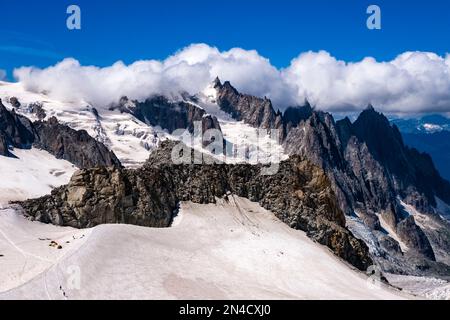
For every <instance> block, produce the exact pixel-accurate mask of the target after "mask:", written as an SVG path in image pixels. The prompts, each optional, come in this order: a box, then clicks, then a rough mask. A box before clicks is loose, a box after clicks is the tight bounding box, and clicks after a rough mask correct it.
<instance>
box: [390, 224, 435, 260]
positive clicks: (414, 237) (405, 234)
mask: <svg viewBox="0 0 450 320" xmlns="http://www.w3.org/2000/svg"><path fill="white" fill-rule="evenodd" d="M396 231H397V234H398V236H399V237H400V239H402V241H404V242H405V243H406V245H407V246H408V247H412V248H415V249H416V250H417V251H418V252H419V253H421V254H423V255H424V256H425V257H427V258H429V259H430V260H432V261H435V260H436V257H435V256H434V252H433V249H432V248H431V244H430V242H429V241H428V238H427V237H426V235H425V233H424V232H423V231H422V229H420V228H419V227H418V226H417V225H416V223H415V221H414V218H413V217H412V216H409V217H407V218H406V219H403V220H402V221H400V222H399V223H398V225H397V230H396Z"/></svg>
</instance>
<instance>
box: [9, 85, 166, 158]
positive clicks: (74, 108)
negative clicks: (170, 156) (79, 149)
mask: <svg viewBox="0 0 450 320" xmlns="http://www.w3.org/2000/svg"><path fill="white" fill-rule="evenodd" d="M11 97H16V98H17V99H18V100H19V102H20V103H21V107H20V108H18V109H17V110H16V111H17V112H19V113H21V114H24V115H25V116H26V117H28V118H30V119H32V120H37V118H36V115H35V114H33V113H31V112H30V110H29V108H28V106H29V105H30V104H32V103H40V104H42V106H43V109H44V110H45V112H46V115H47V118H49V117H52V116H55V117H57V118H58V120H59V121H60V122H62V123H64V124H66V125H68V126H70V127H71V128H73V129H76V130H86V131H87V132H88V133H89V135H91V136H92V137H94V138H95V139H97V140H99V141H101V142H103V143H104V144H105V145H106V146H107V147H108V148H110V149H111V150H113V151H114V153H115V154H116V155H117V157H118V158H119V159H120V160H121V162H122V164H124V165H127V166H137V165H139V164H141V163H143V162H144V161H145V160H147V158H148V156H149V153H150V150H152V149H153V148H154V147H156V146H157V144H158V141H159V140H160V139H164V136H165V132H164V131H163V130H161V129H159V130H158V128H152V127H150V126H148V125H147V124H145V123H143V122H141V121H139V120H138V119H136V118H135V117H133V116H132V115H131V114H128V113H120V112H119V111H110V110H108V108H107V107H104V106H102V107H101V108H97V109H95V110H94V108H93V107H92V106H91V105H90V104H89V103H88V102H84V101H71V102H63V101H56V100H53V99H50V98H49V97H48V96H47V95H45V94H38V93H33V92H29V91H26V90H25V89H24V88H23V86H22V84H20V83H9V82H1V81H0V98H1V99H2V100H3V104H4V105H5V106H6V107H8V108H12V106H11V104H10V103H9V99H10V98H11ZM96 112H98V114H99V116H98V117H97V115H96V114H95V113H96Z"/></svg>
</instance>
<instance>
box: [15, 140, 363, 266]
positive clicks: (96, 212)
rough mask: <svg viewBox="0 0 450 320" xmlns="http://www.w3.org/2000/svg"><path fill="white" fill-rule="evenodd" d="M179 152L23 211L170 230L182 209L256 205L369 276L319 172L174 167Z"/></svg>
mask: <svg viewBox="0 0 450 320" xmlns="http://www.w3.org/2000/svg"><path fill="white" fill-rule="evenodd" d="M174 146H175V144H174V143H173V142H164V143H163V144H162V146H161V148H160V149H158V151H156V153H155V154H152V156H151V158H150V160H149V162H147V163H146V164H145V165H144V166H143V167H142V168H140V169H136V170H127V169H122V168H117V167H116V168H94V169H89V170H82V171H79V172H78V173H77V174H75V175H74V177H73V178H72V180H71V182H70V183H69V185H67V186H64V187H61V188H58V189H55V190H54V191H53V192H52V195H50V196H46V197H43V198H40V199H36V200H29V201H25V202H23V203H21V205H22V207H23V208H24V209H25V212H26V214H27V215H29V216H31V217H33V218H35V219H37V220H39V221H42V222H46V223H50V222H51V223H55V224H59V225H67V226H72V227H77V228H81V227H91V226H94V225H97V224H100V223H131V224H136V225H142V226H151V227H167V226H169V225H170V223H171V221H172V219H173V216H174V212H175V211H176V209H177V205H178V202H179V201H193V202H196V203H214V202H215V199H216V197H227V195H229V194H235V195H237V196H241V197H246V198H248V199H250V200H251V201H256V202H259V203H260V204H261V206H263V207H264V208H266V209H268V210H271V211H272V212H274V213H275V214H276V215H277V217H278V218H279V219H281V220H282V221H283V222H285V223H286V224H288V225H289V226H291V227H292V228H295V229H300V230H304V231H306V232H307V234H308V236H309V237H311V238H312V239H314V240H316V241H318V242H319V243H321V244H323V245H326V246H328V247H329V248H330V249H331V250H333V252H334V253H335V254H337V255H338V256H339V257H342V258H343V259H345V260H347V261H348V262H350V263H351V264H353V265H354V266H356V267H357V268H359V269H361V270H365V269H366V268H367V267H368V266H369V265H371V263H372V261H371V259H370V258H369V256H368V248H367V246H366V245H365V244H364V243H363V242H362V241H361V240H358V239H356V238H355V237H354V236H353V235H352V234H351V233H350V232H349V231H348V230H347V229H346V228H345V217H344V214H343V212H342V211H341V210H340V209H339V207H338V204H337V201H336V198H335V196H334V193H333V191H332V188H331V184H330V182H329V180H328V178H327V176H326V175H325V174H324V172H323V171H322V170H321V169H319V168H318V167H316V166H314V165H312V164H311V163H309V162H308V161H305V160H303V159H302V158H301V157H298V156H293V157H292V158H291V159H290V160H288V161H285V162H283V163H281V164H280V170H279V172H278V173H277V174H275V175H273V176H266V175H261V174H260V171H261V166H259V165H257V166H252V165H248V164H240V165H224V164H222V165H219V164H211V165H209V164H203V165H194V164H192V165H175V164H172V163H171V162H168V161H167V160H168V159H170V154H171V152H172V149H173V147H174Z"/></svg>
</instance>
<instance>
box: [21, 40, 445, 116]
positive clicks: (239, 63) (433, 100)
mask: <svg viewBox="0 0 450 320" xmlns="http://www.w3.org/2000/svg"><path fill="white" fill-rule="evenodd" d="M14 76H15V78H16V79H17V80H18V81H20V82H22V83H23V84H24V85H25V86H26V88H27V89H29V90H32V91H36V92H42V91H45V92H48V94H49V95H51V96H52V97H54V98H58V99H62V100H70V101H79V100H82V101H85V102H89V103H92V104H94V105H96V106H107V105H109V104H111V103H115V102H117V101H118V100H119V98H120V97H121V96H123V95H126V96H128V97H130V98H132V99H138V100H143V99H145V98H147V97H149V96H151V95H153V94H165V95H174V94H177V93H179V92H181V91H187V92H189V93H191V94H195V93H197V92H199V91H201V90H203V89H204V88H205V87H206V86H207V85H208V84H209V83H210V82H211V81H212V80H213V79H214V78H215V77H216V76H219V77H220V78H221V79H222V80H229V81H231V83H232V84H233V85H234V86H235V87H236V88H237V89H238V90H240V91H241V92H245V93H249V94H253V95H257V96H267V97H268V98H270V99H272V101H273V102H274V105H275V106H276V107H278V108H280V109H284V108H285V107H287V106H290V105H297V104H302V103H304V101H305V99H308V100H310V101H311V103H312V104H314V105H316V106H317V107H318V108H320V109H325V110H327V111H336V112H338V111H356V110H360V109H362V108H364V107H365V106H366V105H367V104H368V103H372V104H373V105H374V106H376V107H377V108H378V109H380V110H382V111H385V112H388V113H389V112H391V113H394V112H395V113H410V112H411V113H412V112H414V113H416V112H427V111H434V112H449V111H450V55H447V56H446V57H441V56H438V55H436V54H434V53H427V52H406V53H403V54H401V55H399V56H398V57H396V58H395V59H394V60H392V61H387V62H378V61H376V60H375V59H373V58H370V57H368V58H365V59H363V60H362V61H359V62H351V63H349V62H345V61H341V60H338V59H336V58H334V57H333V56H331V55H330V54H329V53H328V52H325V51H320V52H306V53H302V54H300V55H299V56H298V57H296V58H295V59H293V60H292V62H291V64H290V65H289V66H288V67H287V68H285V69H277V68H276V67H274V66H273V65H272V64H271V63H270V61H269V60H268V59H267V58H264V57H262V56H261V55H259V54H258V52H256V51H254V50H243V49H240V48H233V49H231V50H228V51H223V52H221V51H219V50H218V49H217V48H214V47H211V46H208V45H206V44H194V45H191V46H189V47H186V48H184V49H182V50H180V51H179V52H177V53H175V54H174V55H172V56H170V57H168V58H167V59H165V60H163V61H159V60H143V61H137V62H135V63H133V64H130V65H125V64H124V63H122V62H117V63H115V64H114V65H112V66H110V67H105V68H99V67H95V66H81V65H80V63H79V62H78V61H77V60H75V59H71V58H69V59H65V60H63V61H62V62H60V63H58V64H56V65H55V66H52V67H49V68H45V69H39V68H33V67H22V68H19V69H16V70H15V71H14Z"/></svg>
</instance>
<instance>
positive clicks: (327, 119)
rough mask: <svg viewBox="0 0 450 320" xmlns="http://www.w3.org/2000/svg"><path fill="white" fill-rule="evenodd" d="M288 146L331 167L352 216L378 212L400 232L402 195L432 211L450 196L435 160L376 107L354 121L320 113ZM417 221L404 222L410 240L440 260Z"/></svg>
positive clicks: (292, 136) (296, 131) (293, 134)
mask: <svg viewBox="0 0 450 320" xmlns="http://www.w3.org/2000/svg"><path fill="white" fill-rule="evenodd" d="M284 144H285V148H286V150H287V152H289V153H290V154H302V155H304V156H306V157H308V158H309V159H311V160H312V161H313V162H314V163H316V164H318V165H320V166H321V167H323V168H324V169H325V171H326V172H327V173H328V176H329V178H330V180H331V181H332V184H333V189H334V191H335V192H336V194H337V197H338V200H339V204H340V207H341V208H342V209H343V210H344V211H345V212H346V213H347V214H352V212H353V211H356V212H358V213H359V214H360V216H361V217H362V218H363V220H367V217H368V216H370V217H371V219H375V220H376V219H378V218H377V216H376V215H374V213H379V214H380V216H381V217H383V219H384V220H385V221H386V222H387V223H388V224H389V225H390V226H391V227H392V228H393V229H394V230H395V229H396V228H397V226H398V224H399V223H402V221H404V219H405V216H404V215H403V213H402V210H401V209H400V208H399V206H398V202H397V197H400V198H401V199H402V200H403V201H405V202H406V203H408V204H411V205H414V206H415V207H416V208H417V209H419V210H420V211H421V212H426V213H430V214H432V213H433V212H434V209H433V205H434V203H435V202H434V195H437V194H441V195H442V196H444V197H445V196H446V195H447V194H450V192H449V191H448V190H450V189H447V188H448V187H447V183H445V182H444V181H443V179H442V178H440V177H439V174H438V173H437V172H436V170H435V169H434V166H433V165H432V162H431V161H428V160H431V159H427V156H425V155H421V154H418V152H416V151H415V150H411V149H409V148H407V147H406V146H405V145H404V144H403V141H402V138H401V135H400V133H399V132H398V130H397V129H396V127H391V125H390V124H389V122H388V120H387V119H386V117H384V116H383V115H382V114H379V113H377V112H376V111H375V110H373V108H368V109H367V110H365V111H363V112H362V113H361V115H360V116H359V118H358V119H357V120H356V121H355V123H353V124H352V123H351V122H350V120H348V119H343V120H340V121H338V122H337V123H335V122H334V120H333V118H332V116H331V115H329V114H326V113H319V112H314V113H313V115H312V116H311V117H310V118H309V119H307V120H306V121H303V122H302V124H301V125H300V126H299V127H296V128H292V129H291V130H290V131H289V132H288V134H287V137H286V140H285V142H284ZM372 222H373V221H372ZM373 223H375V224H377V222H376V221H375V222H373ZM373 223H372V224H373ZM412 224H414V225H415V223H414V221H408V223H406V222H404V224H403V225H405V226H408V230H409V231H411V232H410V233H407V232H405V233H403V235H404V237H405V239H406V238H407V237H410V241H409V240H408V241H407V240H405V242H407V243H409V245H410V246H411V248H412V249H414V250H416V251H417V252H419V253H421V254H424V255H425V256H426V257H427V258H429V259H434V255H433V253H432V252H433V249H432V247H431V245H430V243H429V241H428V240H427V239H426V236H424V235H423V232H422V231H421V230H420V228H419V227H418V226H416V227H415V228H412V227H411V225H412ZM401 230H404V229H401Z"/></svg>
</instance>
